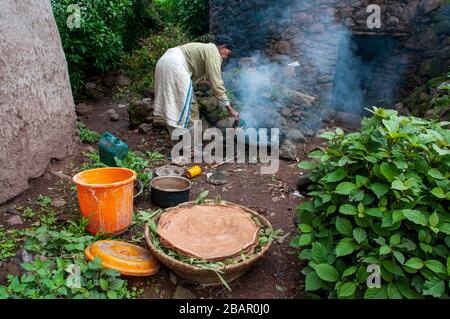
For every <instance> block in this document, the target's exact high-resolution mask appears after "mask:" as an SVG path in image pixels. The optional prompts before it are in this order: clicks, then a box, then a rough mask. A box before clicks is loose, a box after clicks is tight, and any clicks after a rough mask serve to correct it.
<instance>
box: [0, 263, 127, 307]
mask: <svg viewBox="0 0 450 319" xmlns="http://www.w3.org/2000/svg"><path fill="white" fill-rule="evenodd" d="M72 262H73V261H72V260H67V259H65V258H61V257H56V258H54V259H41V258H35V259H34V261H33V262H31V263H23V264H22V265H21V267H22V268H23V269H24V270H26V273H25V274H23V275H22V276H21V277H20V278H19V277H17V276H13V275H8V286H7V287H3V297H4V298H12V299H17V298H20V299H24V298H26V299H56V298H74V299H84V298H89V299H106V298H109V299H118V298H119V294H118V293H117V291H120V292H121V293H122V294H123V290H119V289H121V288H122V289H123V286H124V285H125V280H122V279H119V278H118V277H119V275H120V274H119V273H118V272H117V271H116V270H112V269H104V268H102V266H101V260H100V258H98V257H96V258H95V259H94V260H93V261H90V262H86V261H84V259H80V260H78V261H77V263H76V264H73V263H72Z"/></svg>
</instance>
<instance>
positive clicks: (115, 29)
mask: <svg viewBox="0 0 450 319" xmlns="http://www.w3.org/2000/svg"><path fill="white" fill-rule="evenodd" d="M51 3H52V8H53V13H54V16H55V19H56V23H57V25H58V29H59V33H60V35H61V41H62V45H63V48H64V52H65V54H66V59H67V63H68V66H69V73H70V81H71V84H72V89H73V91H74V93H75V95H76V94H77V93H78V92H79V91H80V88H81V87H82V85H83V84H84V82H85V79H86V77H87V76H88V75H90V74H92V73H104V72H108V71H111V70H114V69H115V68H116V67H117V66H118V64H119V62H120V58H121V56H122V54H123V53H124V51H125V50H126V49H131V48H133V47H134V46H135V44H136V41H137V39H138V38H140V37H141V36H144V35H145V34H146V33H148V32H149V31H150V30H152V29H153V28H158V27H159V26H160V25H161V22H160V21H159V16H158V13H157V12H155V10H152V8H153V5H152V3H151V2H150V1H149V0H120V1H109V0H95V1H92V0H77V1H72V0H52V1H51ZM73 4H75V5H78V7H79V8H80V10H79V14H80V19H79V20H80V21H79V22H80V24H79V28H78V27H77V26H72V25H70V24H68V22H74V21H75V20H76V19H75V20H74V19H73V18H76V17H77V11H75V10H74V9H73V7H69V6H70V5H73ZM71 8H72V9H71Z"/></svg>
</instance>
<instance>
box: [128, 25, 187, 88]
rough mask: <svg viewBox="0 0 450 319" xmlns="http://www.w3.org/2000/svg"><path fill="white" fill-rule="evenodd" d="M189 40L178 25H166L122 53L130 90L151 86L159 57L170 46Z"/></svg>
mask: <svg viewBox="0 0 450 319" xmlns="http://www.w3.org/2000/svg"><path fill="white" fill-rule="evenodd" d="M188 42H189V37H188V35H187V34H186V33H185V32H184V31H182V29H181V28H180V27H178V26H174V25H168V26H166V27H165V28H164V30H163V31H162V32H158V33H153V34H151V35H149V36H148V37H146V38H144V39H142V40H141V42H140V44H141V47H140V48H139V49H136V50H134V51H133V52H131V53H130V54H126V55H124V57H123V59H122V67H123V68H124V70H125V72H126V73H127V75H128V76H129V77H130V78H132V79H133V83H132V85H131V87H130V89H131V90H132V91H135V92H142V91H143V89H144V88H146V87H153V85H154V77H155V67H156V63H157V62H158V60H159V58H160V57H161V56H162V55H163V54H164V53H165V52H166V51H167V50H168V49H170V48H173V47H176V46H179V45H182V44H185V43H188Z"/></svg>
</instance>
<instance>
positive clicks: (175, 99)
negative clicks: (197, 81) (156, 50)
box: [154, 48, 194, 128]
mask: <svg viewBox="0 0 450 319" xmlns="http://www.w3.org/2000/svg"><path fill="white" fill-rule="evenodd" d="M191 77H192V73H191V71H190V70H189V66H188V63H187V61H186V58H185V56H184V54H183V51H182V50H181V49H180V48H172V49H169V50H167V51H166V53H164V55H163V56H162V57H161V58H160V59H159V61H158V63H157V64H156V70H155V110H154V115H155V116H158V117H161V118H162V119H163V120H164V121H165V122H166V124H167V125H169V126H172V127H180V128H181V127H187V125H188V123H189V117H190V112H191V105H192V99H193V96H194V88H193V85H192V80H191Z"/></svg>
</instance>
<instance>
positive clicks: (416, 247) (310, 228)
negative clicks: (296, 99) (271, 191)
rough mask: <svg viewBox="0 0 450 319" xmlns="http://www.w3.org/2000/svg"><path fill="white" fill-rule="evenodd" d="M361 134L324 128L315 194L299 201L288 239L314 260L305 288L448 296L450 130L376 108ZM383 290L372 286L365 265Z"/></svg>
mask: <svg viewBox="0 0 450 319" xmlns="http://www.w3.org/2000/svg"><path fill="white" fill-rule="evenodd" d="M373 113H374V116H373V117H371V118H367V119H364V120H363V124H362V130H361V132H356V133H351V134H347V135H344V133H343V131H342V130H341V129H336V132H335V133H333V132H327V133H325V134H323V135H322V137H323V138H325V139H327V140H328V149H327V150H326V151H314V152H312V153H310V154H309V157H311V158H312V159H313V161H306V162H302V163H300V164H299V167H300V168H302V169H308V170H311V172H310V173H309V177H310V178H311V180H312V181H313V184H312V185H311V186H310V187H309V191H310V192H309V193H308V195H310V196H311V200H309V201H307V202H305V203H303V204H301V205H300V206H299V207H298V213H299V220H300V224H299V225H298V229H299V231H300V235H299V236H297V237H295V238H294V239H293V241H292V243H291V244H292V246H294V247H298V248H301V251H300V253H299V258H300V259H302V260H305V261H307V262H308V265H307V266H306V267H304V268H303V270H302V273H303V274H304V275H306V280H305V283H306V290H307V291H310V292H314V291H322V292H327V293H328V296H329V297H330V298H334V297H338V298H361V297H364V298H422V297H428V296H432V297H448V292H449V278H450V277H449V275H450V258H449V255H450V249H449V248H450V216H449V213H448V207H449V200H450V185H449V183H450V182H449V177H450V173H449V166H450V150H449V142H450V130H448V129H445V128H444V127H445V126H448V125H449V123H435V122H430V121H426V120H423V119H418V118H414V117H401V116H397V112H395V111H392V110H384V109H379V108H374V111H373ZM369 265H378V266H379V267H380V269H381V279H382V283H381V288H379V289H376V288H368V286H367V284H366V280H367V279H368V276H369V273H368V270H367V268H368V266H369Z"/></svg>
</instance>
